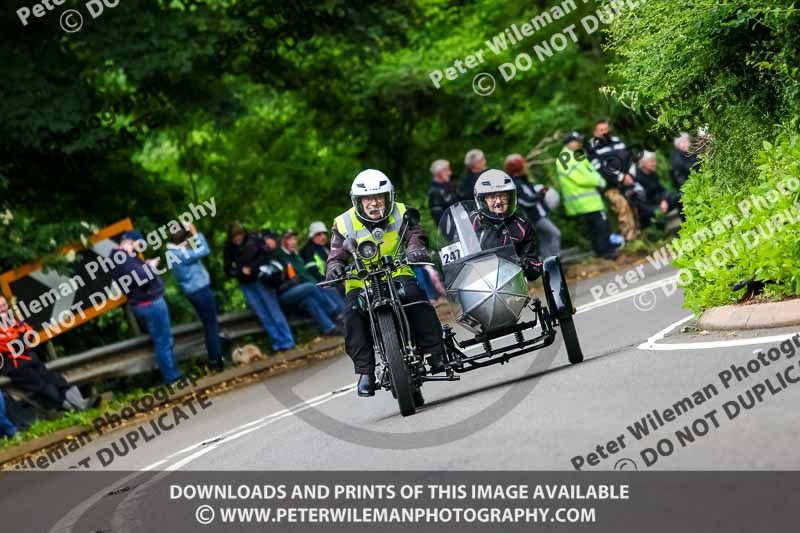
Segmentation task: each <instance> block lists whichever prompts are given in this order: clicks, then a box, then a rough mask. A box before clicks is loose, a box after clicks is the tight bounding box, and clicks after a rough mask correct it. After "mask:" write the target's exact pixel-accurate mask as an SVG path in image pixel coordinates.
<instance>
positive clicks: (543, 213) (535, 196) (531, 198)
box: [504, 154, 561, 257]
mask: <svg viewBox="0 0 800 533" xmlns="http://www.w3.org/2000/svg"><path fill="white" fill-rule="evenodd" d="M504 170H505V171H506V174H508V175H509V176H511V179H513V180H514V185H516V187H517V201H518V202H519V206H520V207H521V208H522V211H523V212H524V213H525V218H527V219H528V222H530V223H531V224H533V227H534V228H536V235H537V236H538V237H539V239H538V240H539V256H540V257H552V256H557V255H558V254H560V253H561V231H560V230H559V229H558V226H556V225H555V224H553V222H552V221H551V220H550V219H549V218H547V214H548V209H547V206H546V205H545V196H546V195H547V193H548V188H547V187H545V186H544V185H542V184H540V183H531V182H530V181H528V172H527V170H526V168H525V158H523V157H522V155H521V154H511V155H509V156H508V157H506V160H505V164H504Z"/></svg>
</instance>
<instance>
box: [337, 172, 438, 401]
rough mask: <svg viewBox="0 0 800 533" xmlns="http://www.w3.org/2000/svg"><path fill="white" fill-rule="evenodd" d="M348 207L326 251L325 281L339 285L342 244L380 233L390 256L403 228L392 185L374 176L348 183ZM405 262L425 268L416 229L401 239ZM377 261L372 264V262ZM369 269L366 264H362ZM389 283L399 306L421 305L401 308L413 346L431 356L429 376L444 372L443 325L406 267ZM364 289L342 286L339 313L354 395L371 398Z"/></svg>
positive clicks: (344, 255)
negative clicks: (355, 389)
mask: <svg viewBox="0 0 800 533" xmlns="http://www.w3.org/2000/svg"><path fill="white" fill-rule="evenodd" d="M350 199H351V200H352V202H353V207H352V208H350V209H348V210H347V211H345V212H344V213H342V214H341V215H339V216H338V217H336V219H335V220H334V223H333V229H332V239H331V251H330V254H329V255H328V261H327V271H326V275H325V279H327V280H328V281H332V280H338V279H341V278H342V277H344V275H345V272H346V271H345V266H346V265H347V263H348V261H349V260H350V258H351V257H350V253H349V252H348V251H347V250H345V248H344V241H345V239H348V238H353V239H355V240H356V242H357V243H358V244H361V243H362V242H363V241H368V240H369V241H373V242H374V239H373V237H372V233H371V232H372V231H373V230H374V229H375V228H380V229H382V230H383V231H384V232H385V234H384V241H383V244H382V245H381V255H392V256H393V255H395V252H396V251H397V249H398V247H399V246H400V245H401V243H400V239H399V237H400V226H401V224H402V222H403V214H404V213H405V211H406V207H405V205H403V204H401V203H399V202H397V203H396V202H395V201H394V187H393V186H392V182H391V180H389V178H388V177H387V176H386V174H384V173H383V172H381V171H379V170H373V169H369V170H365V171H363V172H361V173H360V174H359V175H358V176H356V178H355V179H354V180H353V185H352V187H351V188H350ZM402 244H403V246H404V248H405V251H406V256H407V258H408V260H409V262H411V263H427V262H430V256H429V255H428V251H427V250H426V245H427V237H426V236H425V233H424V232H423V230H422V228H421V227H420V226H419V225H416V224H415V225H413V226H409V227H408V229H407V230H406V233H405V236H404V238H403V243H402ZM376 260H377V259H376ZM365 263H367V264H370V263H371V261H365ZM394 281H395V283H396V284H397V285H399V288H400V290H399V291H398V292H399V293H400V295H401V298H402V300H403V303H411V302H425V304H424V305H413V306H410V307H406V313H407V315H408V320H409V322H410V325H411V330H412V333H413V335H414V337H415V339H416V345H417V347H418V348H419V349H421V350H422V352H423V353H427V354H430V357H429V359H428V362H429V363H430V365H431V372H432V373H436V372H441V371H442V370H444V364H443V352H444V346H443V344H442V325H441V323H440V322H439V318H438V317H437V316H436V312H435V311H434V309H433V307H431V306H430V305H429V304H428V300H427V297H426V296H425V294H424V293H423V292H422V291H421V290H420V288H419V285H418V284H417V280H416V278H415V277H414V272H413V271H412V270H411V267H404V268H401V269H399V270H397V271H396V272H395V273H394ZM363 290H364V284H363V282H361V281H360V280H352V279H348V280H347V282H346V284H345V291H346V296H345V300H346V303H347V306H346V308H345V313H344V325H345V332H346V336H345V349H346V351H347V353H348V355H349V356H350V358H351V359H352V360H353V366H354V367H355V372H356V374H359V376H360V377H359V379H358V395H359V396H374V395H375V351H374V347H373V342H372V333H371V332H370V320H369V316H368V314H367V312H366V310H365V309H364V308H363V304H364V300H363V298H361V297H360V296H361V294H362V291H363Z"/></svg>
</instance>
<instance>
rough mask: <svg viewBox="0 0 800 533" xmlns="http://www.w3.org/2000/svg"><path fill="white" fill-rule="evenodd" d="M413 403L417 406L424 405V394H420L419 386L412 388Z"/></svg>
mask: <svg viewBox="0 0 800 533" xmlns="http://www.w3.org/2000/svg"><path fill="white" fill-rule="evenodd" d="M414 405H416V406H417V407H422V406H423V405H425V396H423V395H422V388H421V387H419V388H416V389H414Z"/></svg>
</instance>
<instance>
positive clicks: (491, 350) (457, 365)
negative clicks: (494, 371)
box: [422, 298, 557, 381]
mask: <svg viewBox="0 0 800 533" xmlns="http://www.w3.org/2000/svg"><path fill="white" fill-rule="evenodd" d="M528 305H529V307H530V308H531V309H532V310H533V312H534V314H535V318H534V320H531V321H527V322H520V323H517V324H514V325H513V326H510V327H507V328H503V329H500V330H496V331H492V332H490V333H487V334H485V335H476V336H475V337H474V338H472V339H469V340H466V341H463V342H459V341H458V340H456V338H455V333H454V332H453V330H452V328H451V327H450V326H445V327H444V336H445V346H446V347H447V357H448V361H447V362H446V363H445V368H446V369H447V371H448V373H452V372H456V373H459V374H463V373H465V372H471V371H473V370H477V369H479V368H485V367H487V366H492V365H497V364H500V365H502V364H505V363H507V362H508V361H509V360H511V359H513V358H515V357H519V356H521V355H525V354H528V353H530V352H533V351H535V350H540V349H542V348H545V347H547V346H550V345H551V344H553V342H554V341H555V338H556V330H555V328H556V326H557V320H556V319H554V318H553V317H552V316H551V315H550V313H549V312H548V310H547V308H546V307H543V306H542V303H541V301H540V300H539V299H538V298H533V299H532V300H531V302H530V303H529V304H528ZM537 324H541V332H540V333H539V334H538V335H536V336H535V337H533V338H530V339H526V338H525V332H528V331H534V330H535V329H536V326H537ZM511 335H513V336H514V340H515V342H513V343H511V344H510V345H507V346H503V347H499V348H496V347H493V346H492V342H493V341H496V340H499V339H502V338H505V337H508V336H511ZM477 345H482V346H483V352H481V353H478V354H474V355H467V354H466V353H465V350H468V349H469V348H471V347H473V346H477ZM422 379H423V380H424V381H439V380H441V379H442V378H435V379H430V377H428V376H425V377H423V378H422ZM445 379H447V378H445Z"/></svg>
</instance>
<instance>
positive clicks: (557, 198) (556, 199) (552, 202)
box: [544, 189, 561, 211]
mask: <svg viewBox="0 0 800 533" xmlns="http://www.w3.org/2000/svg"><path fill="white" fill-rule="evenodd" d="M559 203H561V195H560V194H558V191H557V190H555V189H547V192H546V193H544V205H546V206H547V209H549V210H550V211H555V210H556V208H557V207H558V204H559Z"/></svg>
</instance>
